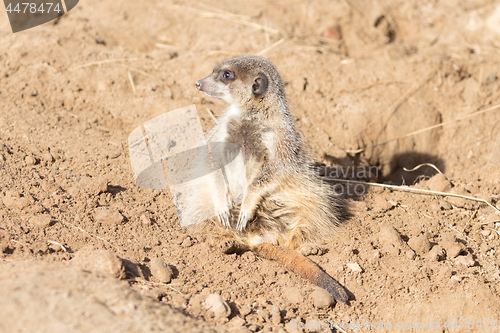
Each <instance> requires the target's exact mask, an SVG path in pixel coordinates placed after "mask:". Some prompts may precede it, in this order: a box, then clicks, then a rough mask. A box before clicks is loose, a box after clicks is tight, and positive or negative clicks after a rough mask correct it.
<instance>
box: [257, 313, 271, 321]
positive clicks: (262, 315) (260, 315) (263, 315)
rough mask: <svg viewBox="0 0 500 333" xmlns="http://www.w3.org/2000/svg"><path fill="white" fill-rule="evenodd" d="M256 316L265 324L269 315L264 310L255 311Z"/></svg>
mask: <svg viewBox="0 0 500 333" xmlns="http://www.w3.org/2000/svg"><path fill="white" fill-rule="evenodd" d="M257 316H259V317H261V318H262V319H263V320H264V321H265V322H268V321H269V313H267V311H264V310H257Z"/></svg>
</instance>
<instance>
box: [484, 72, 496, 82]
mask: <svg viewBox="0 0 500 333" xmlns="http://www.w3.org/2000/svg"><path fill="white" fill-rule="evenodd" d="M496 80H498V76H496V75H495V74H491V75H488V77H487V78H486V84H492V83H493V82H495V81H496Z"/></svg>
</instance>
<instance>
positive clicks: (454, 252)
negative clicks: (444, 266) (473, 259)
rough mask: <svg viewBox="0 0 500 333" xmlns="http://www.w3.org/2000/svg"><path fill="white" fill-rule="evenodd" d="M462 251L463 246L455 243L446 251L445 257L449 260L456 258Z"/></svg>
mask: <svg viewBox="0 0 500 333" xmlns="http://www.w3.org/2000/svg"><path fill="white" fill-rule="evenodd" d="M462 250H463V245H462V244H458V243H456V244H454V245H453V246H451V247H449V248H447V249H446V256H447V257H448V258H450V259H451V258H456V257H458V255H460V253H461V252H462Z"/></svg>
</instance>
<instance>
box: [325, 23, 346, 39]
mask: <svg viewBox="0 0 500 333" xmlns="http://www.w3.org/2000/svg"><path fill="white" fill-rule="evenodd" d="M323 37H324V38H328V39H331V40H334V41H339V40H341V39H342V30H341V28H340V25H333V26H328V27H326V28H325V29H324V30H323Z"/></svg>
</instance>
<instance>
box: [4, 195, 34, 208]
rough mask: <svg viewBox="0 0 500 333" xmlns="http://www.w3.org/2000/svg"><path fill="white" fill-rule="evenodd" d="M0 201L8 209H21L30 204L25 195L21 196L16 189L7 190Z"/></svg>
mask: <svg viewBox="0 0 500 333" xmlns="http://www.w3.org/2000/svg"><path fill="white" fill-rule="evenodd" d="M2 202H3V204H4V205H5V207H7V208H9V209H23V208H25V207H28V206H29V205H30V200H29V199H28V198H26V197H21V196H20V194H19V193H17V192H16V191H7V193H6V195H5V197H3V199H2Z"/></svg>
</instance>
